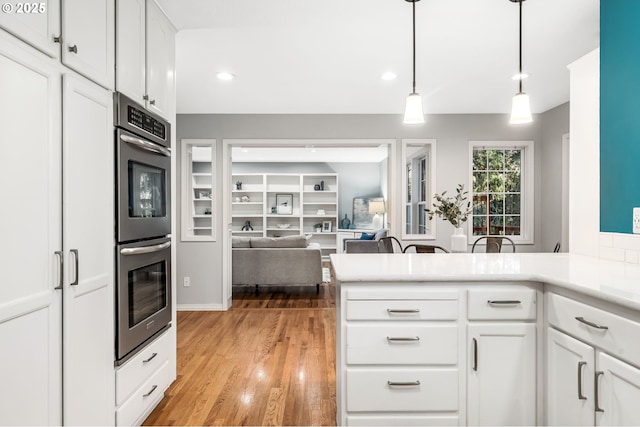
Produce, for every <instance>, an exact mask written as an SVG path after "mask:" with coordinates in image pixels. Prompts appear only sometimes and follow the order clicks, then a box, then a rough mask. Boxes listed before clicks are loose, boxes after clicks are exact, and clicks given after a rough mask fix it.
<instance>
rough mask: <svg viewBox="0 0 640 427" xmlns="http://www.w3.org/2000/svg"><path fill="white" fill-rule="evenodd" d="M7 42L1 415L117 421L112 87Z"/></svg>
mask: <svg viewBox="0 0 640 427" xmlns="http://www.w3.org/2000/svg"><path fill="white" fill-rule="evenodd" d="M0 52H1V56H0V57H1V59H0V69H1V70H2V75H3V79H1V80H2V83H0V85H1V86H2V88H1V89H0V90H1V92H2V94H3V102H2V103H1V105H2V106H1V107H0V109H2V110H1V111H0V113H2V114H3V117H5V118H7V119H8V120H6V121H3V126H1V127H0V132H1V134H0V138H1V139H2V141H3V142H5V143H3V150H4V155H3V156H2V159H3V161H2V168H0V169H1V170H2V172H0V173H1V174H2V182H3V193H5V192H6V194H7V202H8V203H7V205H6V206H7V207H10V209H3V213H2V219H1V221H0V223H1V224H2V225H1V226H2V235H3V239H4V242H5V245H3V248H5V249H3V253H2V258H3V259H5V260H9V261H10V262H7V263H5V264H3V276H4V277H5V279H4V280H5V281H4V283H3V285H2V289H3V291H2V292H1V293H0V339H2V342H3V345H4V346H6V348H10V349H11V351H10V352H9V351H5V352H2V356H0V357H1V358H2V359H1V360H0V372H1V376H2V378H3V381H4V379H7V380H8V381H9V382H7V384H9V383H10V384H14V385H15V387H5V388H4V389H3V391H2V398H0V402H1V403H0V413H2V421H3V423H5V422H6V423H9V424H41V425H46V424H61V423H64V424H68V425H72V424H84V425H87V424H91V425H94V424H102V425H110V424H113V423H114V413H113V407H114V403H113V396H114V370H113V363H112V360H113V268H114V267H113V252H112V248H113V221H114V220H113V210H114V208H113V203H114V202H113V200H114V196H113V188H114V187H113V136H112V135H113V133H112V126H113V123H112V120H113V113H112V100H111V94H110V92H109V91H107V90H105V89H102V88H100V87H99V86H96V85H95V84H93V83H91V82H89V81H87V80H85V79H84V78H83V77H80V76H78V75H76V74H74V73H73V72H71V71H68V70H66V69H65V68H64V67H62V66H61V65H60V64H59V63H56V62H54V61H50V60H48V59H47V58H46V57H44V56H43V55H42V54H40V53H38V52H36V51H34V50H32V49H31V48H27V47H26V46H25V45H23V44H22V43H21V42H18V41H16V40H15V39H12V38H11V36H8V35H6V33H1V34H0ZM5 76H6V78H4V77H5ZM61 76H62V78H61ZM63 81H64V85H63ZM61 88H63V89H62V94H61ZM61 105H62V109H61V108H60V106H61ZM61 124H62V126H61ZM63 128H64V131H63V132H62V129H63ZM17 179H19V180H20V185H19V186H18V185H13V184H12V183H15V182H16V180H17ZM63 391H64V392H63ZM63 393H64V394H63Z"/></svg>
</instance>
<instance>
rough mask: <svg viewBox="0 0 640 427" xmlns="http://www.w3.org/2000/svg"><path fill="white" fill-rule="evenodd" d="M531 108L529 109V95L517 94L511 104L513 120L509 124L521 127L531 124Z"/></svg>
mask: <svg viewBox="0 0 640 427" xmlns="http://www.w3.org/2000/svg"><path fill="white" fill-rule="evenodd" d="M532 121H533V119H532V118H531V108H530V107H529V95H527V94H526V93H524V92H520V93H517V94H515V95H514V96H513V100H512V103H511V119H510V120H509V123H511V124H512V125H519V124H524V123H531V122H532Z"/></svg>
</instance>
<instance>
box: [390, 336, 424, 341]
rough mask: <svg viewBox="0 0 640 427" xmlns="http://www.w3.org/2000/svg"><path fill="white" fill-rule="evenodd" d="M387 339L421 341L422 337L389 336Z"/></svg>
mask: <svg viewBox="0 0 640 427" xmlns="http://www.w3.org/2000/svg"><path fill="white" fill-rule="evenodd" d="M387 341H420V337H387Z"/></svg>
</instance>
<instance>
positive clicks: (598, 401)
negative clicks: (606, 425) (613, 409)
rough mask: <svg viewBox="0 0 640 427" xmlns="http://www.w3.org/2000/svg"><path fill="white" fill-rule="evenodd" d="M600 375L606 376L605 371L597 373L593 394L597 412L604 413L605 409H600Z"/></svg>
mask: <svg viewBox="0 0 640 427" xmlns="http://www.w3.org/2000/svg"><path fill="white" fill-rule="evenodd" d="M600 375H604V372H603V371H596V377H595V381H594V382H595V386H594V391H593V394H594V395H595V404H594V406H595V411H596V412H604V409H602V408H601V407H600V399H598V378H599V377H600Z"/></svg>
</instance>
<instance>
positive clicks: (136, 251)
mask: <svg viewBox="0 0 640 427" xmlns="http://www.w3.org/2000/svg"><path fill="white" fill-rule="evenodd" d="M169 246H171V242H164V243H160V244H159V245H152V246H140V247H138V248H124V249H120V253H121V254H122V255H141V254H149V253H152V252H158V251H161V250H163V249H167V248H168V247H169Z"/></svg>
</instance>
